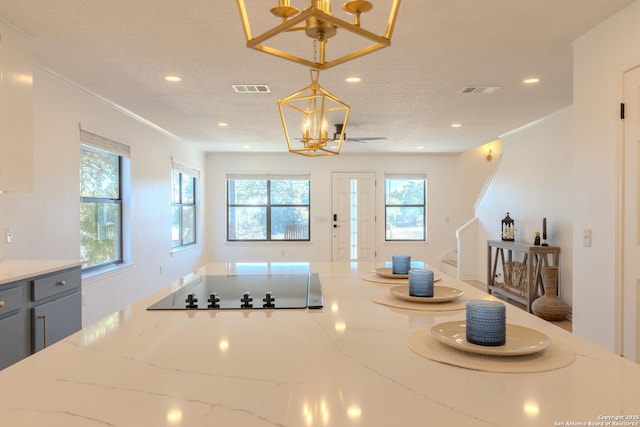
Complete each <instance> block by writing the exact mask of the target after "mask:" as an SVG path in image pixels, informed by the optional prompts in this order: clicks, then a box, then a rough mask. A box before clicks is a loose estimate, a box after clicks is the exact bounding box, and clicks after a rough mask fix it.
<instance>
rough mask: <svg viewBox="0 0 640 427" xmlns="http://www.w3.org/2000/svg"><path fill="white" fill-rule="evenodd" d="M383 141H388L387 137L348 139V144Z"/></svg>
mask: <svg viewBox="0 0 640 427" xmlns="http://www.w3.org/2000/svg"><path fill="white" fill-rule="evenodd" d="M381 139H387V137H386V136H369V137H359V138H347V142H367V141H379V140H381Z"/></svg>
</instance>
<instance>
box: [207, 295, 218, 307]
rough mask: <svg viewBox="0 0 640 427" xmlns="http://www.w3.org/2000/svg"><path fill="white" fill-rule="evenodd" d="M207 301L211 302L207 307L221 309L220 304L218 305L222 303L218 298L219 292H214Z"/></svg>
mask: <svg viewBox="0 0 640 427" xmlns="http://www.w3.org/2000/svg"><path fill="white" fill-rule="evenodd" d="M207 301H209V305H208V306H207V307H209V308H220V304H218V303H219V302H220V298H219V297H218V293H217V292H214V293H212V294H211V295H209V299H208V300H207Z"/></svg>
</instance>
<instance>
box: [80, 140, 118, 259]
mask: <svg viewBox="0 0 640 427" xmlns="http://www.w3.org/2000/svg"><path fill="white" fill-rule="evenodd" d="M80 140H81V150H80V260H81V263H82V269H83V271H88V270H95V269H99V268H102V267H107V266H113V265H116V264H120V263H122V262H123V229H124V227H123V190H124V184H125V183H124V179H125V178H124V177H126V176H128V174H127V173H125V171H126V170H127V169H128V158H129V147H128V146H126V145H124V144H120V143H118V142H115V141H111V140H109V139H106V138H103V137H101V136H98V135H95V134H92V133H90V132H87V131H84V130H82V129H81V130H80Z"/></svg>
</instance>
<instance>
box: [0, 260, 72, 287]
mask: <svg viewBox="0 0 640 427" xmlns="http://www.w3.org/2000/svg"><path fill="white" fill-rule="evenodd" d="M79 265H80V260H77V259H76V260H72V259H21V260H3V261H0V287H1V286H2V285H3V284H5V283H11V282H15V281H18V280H23V279H28V278H29V277H35V276H40V275H42V274H47V273H52V272H54V271H58V270H64V269H66V268H71V267H77V266H79Z"/></svg>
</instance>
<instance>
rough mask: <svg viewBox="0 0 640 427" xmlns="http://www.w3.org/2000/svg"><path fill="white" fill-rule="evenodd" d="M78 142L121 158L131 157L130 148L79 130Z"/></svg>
mask: <svg viewBox="0 0 640 427" xmlns="http://www.w3.org/2000/svg"><path fill="white" fill-rule="evenodd" d="M80 141H82V143H83V144H86V145H90V146H92V147H94V148H99V149H101V150H105V151H109V152H110V153H113V154H117V155H118V156H122V157H127V158H128V157H131V148H130V147H129V146H128V145H125V144H122V143H120V142H117V141H113V140H111V139H108V138H105V137H103V136H100V135H96V134H95V133H91V132H89V131H86V130H84V129H82V128H80Z"/></svg>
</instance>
